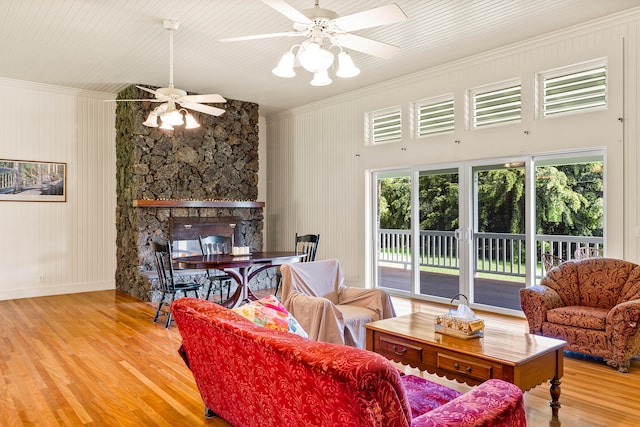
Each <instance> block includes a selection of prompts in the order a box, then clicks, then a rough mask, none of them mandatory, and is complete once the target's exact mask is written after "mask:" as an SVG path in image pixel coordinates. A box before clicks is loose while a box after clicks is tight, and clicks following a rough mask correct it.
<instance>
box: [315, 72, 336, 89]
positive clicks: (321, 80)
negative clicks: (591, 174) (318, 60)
mask: <svg viewBox="0 0 640 427" xmlns="http://www.w3.org/2000/svg"><path fill="white" fill-rule="evenodd" d="M332 81H333V80H331V79H330V78H329V74H327V70H320V71H318V72H317V73H314V74H313V80H311V85H312V86H327V85H330V84H331V82H332Z"/></svg>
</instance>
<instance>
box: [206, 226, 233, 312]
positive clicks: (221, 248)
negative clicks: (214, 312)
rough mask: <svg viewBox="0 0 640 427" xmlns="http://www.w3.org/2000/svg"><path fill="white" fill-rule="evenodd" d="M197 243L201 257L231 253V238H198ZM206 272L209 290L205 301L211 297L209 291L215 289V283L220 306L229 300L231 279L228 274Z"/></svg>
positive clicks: (213, 271) (215, 271)
mask: <svg viewBox="0 0 640 427" xmlns="http://www.w3.org/2000/svg"><path fill="white" fill-rule="evenodd" d="M198 241H199V242H200V250H201V251H202V255H214V256H215V255H226V254H230V253H231V245H232V243H231V237H227V236H207V237H202V236H198ZM206 272H207V281H208V282H209V289H208V290H207V298H206V299H207V300H208V299H209V297H210V296H211V290H212V289H215V286H214V285H215V283H217V284H218V286H217V289H218V290H219V291H220V301H219V302H218V303H219V304H222V303H223V302H224V301H226V300H228V299H229V296H230V295H231V280H233V279H232V277H231V276H229V275H228V274H225V273H223V272H221V271H220V270H209V269H207V270H206ZM225 286H226V288H227V298H226V299H225V298H224V296H223V292H222V291H223V288H224V287H225Z"/></svg>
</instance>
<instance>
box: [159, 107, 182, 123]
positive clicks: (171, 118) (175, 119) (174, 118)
mask: <svg viewBox="0 0 640 427" xmlns="http://www.w3.org/2000/svg"><path fill="white" fill-rule="evenodd" d="M160 118H161V119H162V123H163V124H164V123H167V124H169V125H171V126H180V125H182V124H184V121H183V120H182V114H180V112H179V111H178V110H173V111H168V112H166V113H163V114H161V115H160Z"/></svg>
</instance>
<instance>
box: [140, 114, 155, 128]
mask: <svg viewBox="0 0 640 427" xmlns="http://www.w3.org/2000/svg"><path fill="white" fill-rule="evenodd" d="M142 124H143V125H145V126H147V127H150V128H157V127H158V115H157V114H156V113H155V111H152V112H150V113H149V116H148V117H147V120H145V122H144V123H142Z"/></svg>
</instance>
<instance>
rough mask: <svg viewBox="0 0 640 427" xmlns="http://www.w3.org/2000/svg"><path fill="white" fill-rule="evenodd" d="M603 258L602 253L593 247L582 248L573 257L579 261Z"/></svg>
mask: <svg viewBox="0 0 640 427" xmlns="http://www.w3.org/2000/svg"><path fill="white" fill-rule="evenodd" d="M601 256H602V254H601V253H600V249H598V248H594V247H591V246H583V247H581V248H578V249H576V251H575V252H574V254H573V257H574V258H575V259H577V260H578V261H580V260H582V259H587V258H598V257H601Z"/></svg>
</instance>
